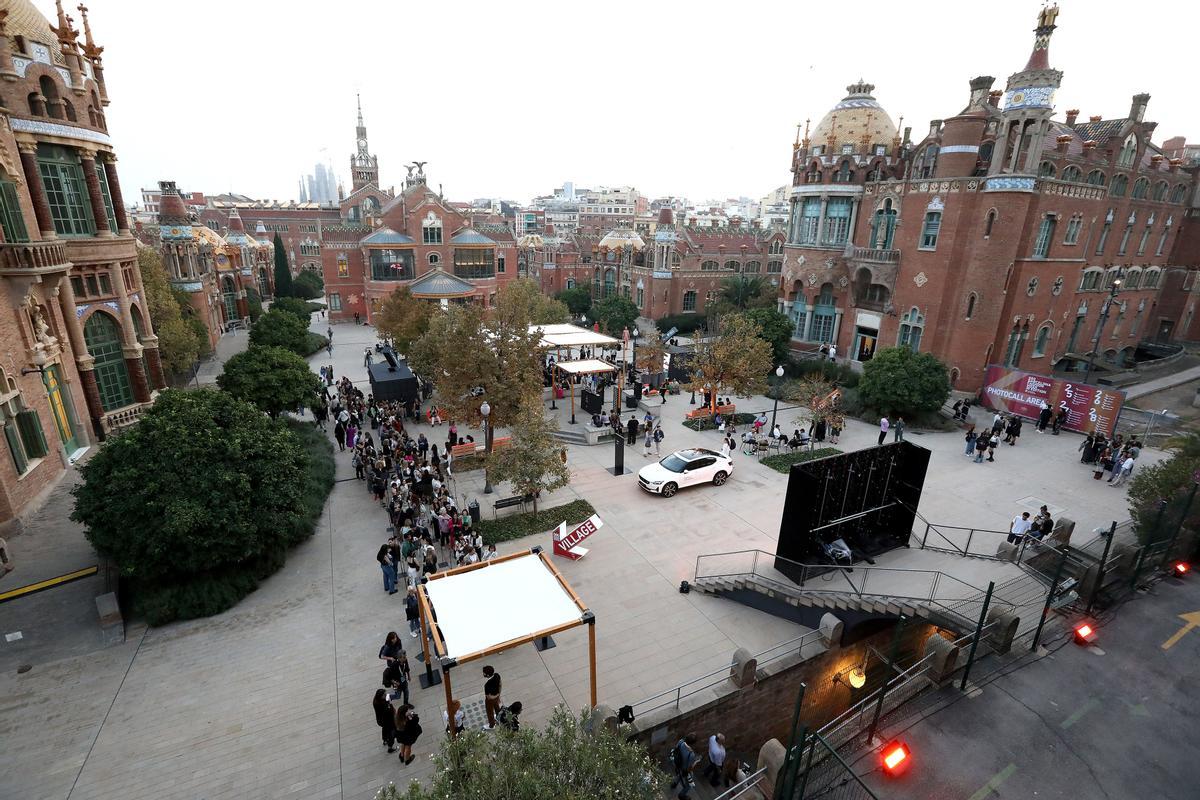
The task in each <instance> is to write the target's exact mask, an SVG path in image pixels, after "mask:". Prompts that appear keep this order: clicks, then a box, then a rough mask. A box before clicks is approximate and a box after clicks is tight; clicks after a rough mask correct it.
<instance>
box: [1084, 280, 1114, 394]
mask: <svg viewBox="0 0 1200 800" xmlns="http://www.w3.org/2000/svg"><path fill="white" fill-rule="evenodd" d="M1120 291H1121V271H1120V270H1119V269H1118V270H1117V277H1115V278H1113V282H1112V287H1111V288H1110V289H1109V290H1108V299H1107V300H1105V301H1104V305H1103V306H1101V308H1100V324H1099V326H1098V327H1097V328H1096V340H1095V341H1094V342H1093V343H1092V352H1091V353H1090V354H1089V355H1088V365H1087V372H1085V373H1084V374H1083V382H1084V383H1088V382H1089V381H1091V379H1092V370H1093V369H1094V368H1095V366H1096V353H1097V351H1099V349H1100V339H1101V337H1103V336H1104V325H1105V323H1107V322H1108V312H1109V309H1111V307H1112V304H1113V301H1115V300H1116V299H1117V293H1118V292H1120Z"/></svg>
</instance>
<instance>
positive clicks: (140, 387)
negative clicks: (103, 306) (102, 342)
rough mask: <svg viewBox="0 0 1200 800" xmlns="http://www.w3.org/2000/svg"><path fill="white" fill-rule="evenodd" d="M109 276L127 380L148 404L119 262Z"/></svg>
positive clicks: (111, 267) (139, 349)
mask: <svg viewBox="0 0 1200 800" xmlns="http://www.w3.org/2000/svg"><path fill="white" fill-rule="evenodd" d="M92 177H93V178H95V173H93V174H92ZM105 224H107V223H105ZM109 235H110V236H111V235H112V233H111V232H110V233H109ZM109 275H110V276H111V277H112V284H113V290H114V291H115V292H116V295H117V305H118V306H119V307H120V309H121V333H122V338H123V339H124V340H125V342H126V344H125V346H124V347H122V348H121V352H122V353H123V354H124V355H125V365H126V366H127V367H128V368H129V380H130V383H131V384H132V385H133V395H134V397H135V398H136V399H137V401H138V402H139V403H148V402H149V401H150V384H149V382H148V381H147V380H146V367H145V365H144V364H143V363H142V344H141V342H139V341H138V336H137V329H136V328H134V326H133V311H132V309H131V308H130V306H129V287H128V286H126V285H125V274H124V270H122V269H121V262H119V261H114V262H113V263H112V264H110V265H109ZM142 325H143V327H144V328H149V326H150V321H149V314H145V315H143V319H142ZM147 335H150V334H147Z"/></svg>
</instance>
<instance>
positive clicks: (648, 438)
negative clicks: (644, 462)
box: [642, 425, 654, 458]
mask: <svg viewBox="0 0 1200 800" xmlns="http://www.w3.org/2000/svg"><path fill="white" fill-rule="evenodd" d="M653 446H654V429H653V428H651V427H650V426H648V425H647V426H646V435H645V436H643V437H642V456H644V457H645V458H649V457H650V448H651V447H653Z"/></svg>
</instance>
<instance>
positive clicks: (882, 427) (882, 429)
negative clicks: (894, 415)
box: [879, 414, 892, 444]
mask: <svg viewBox="0 0 1200 800" xmlns="http://www.w3.org/2000/svg"><path fill="white" fill-rule="evenodd" d="M891 424H892V423H891V422H889V421H888V418H887V415H886V414H885V415H883V416H882V417H880V418H879V444H883V443H884V442H885V441H886V440H887V435H888V428H890V427H891Z"/></svg>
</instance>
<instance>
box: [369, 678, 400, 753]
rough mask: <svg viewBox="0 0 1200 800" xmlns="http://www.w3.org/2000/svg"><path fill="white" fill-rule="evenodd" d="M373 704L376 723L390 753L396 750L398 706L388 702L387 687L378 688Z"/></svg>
mask: <svg viewBox="0 0 1200 800" xmlns="http://www.w3.org/2000/svg"><path fill="white" fill-rule="evenodd" d="M371 706H372V707H373V708H374V709H375V724H376V725H378V726H379V728H380V733H381V734H382V736H383V746H384V747H386V748H387V751H388V752H389V753H394V752H396V708H395V706H393V705H392V704H391V703H390V702H388V691H387V689H378V690H376V692H375V699H374V701H372V703H371Z"/></svg>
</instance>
